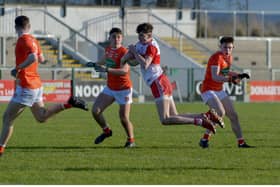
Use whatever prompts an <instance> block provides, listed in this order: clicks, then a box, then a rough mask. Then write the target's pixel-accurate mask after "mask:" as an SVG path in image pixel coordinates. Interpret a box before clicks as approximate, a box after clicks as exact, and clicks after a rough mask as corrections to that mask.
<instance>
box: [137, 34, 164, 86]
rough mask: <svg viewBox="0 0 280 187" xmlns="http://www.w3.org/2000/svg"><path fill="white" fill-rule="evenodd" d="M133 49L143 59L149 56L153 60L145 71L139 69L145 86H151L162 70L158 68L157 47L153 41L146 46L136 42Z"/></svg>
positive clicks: (158, 53) (158, 54)
mask: <svg viewBox="0 0 280 187" xmlns="http://www.w3.org/2000/svg"><path fill="white" fill-rule="evenodd" d="M135 48H136V51H137V52H138V53H139V54H140V55H141V56H143V57H144V58H146V57H148V56H149V57H152V59H153V60H152V62H151V64H150V65H149V67H148V68H147V69H145V68H143V67H141V73H142V76H143V78H144V80H145V82H146V84H148V85H151V84H152V83H153V81H154V80H156V79H157V78H158V77H159V76H160V75H161V74H162V73H163V70H162V68H161V66H160V49H159V45H158V43H157V42H156V41H155V40H154V39H152V41H151V42H149V43H147V44H142V43H140V42H137V43H136V45H135Z"/></svg>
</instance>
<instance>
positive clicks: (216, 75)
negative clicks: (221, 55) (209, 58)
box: [211, 65, 229, 82]
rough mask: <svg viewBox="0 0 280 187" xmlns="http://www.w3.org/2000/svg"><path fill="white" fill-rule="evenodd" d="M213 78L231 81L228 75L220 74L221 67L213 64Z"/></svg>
mask: <svg viewBox="0 0 280 187" xmlns="http://www.w3.org/2000/svg"><path fill="white" fill-rule="evenodd" d="M211 75H212V79H213V80H214V81H216V82H229V77H228V76H223V75H220V67H219V66H216V65H212V66H211Z"/></svg>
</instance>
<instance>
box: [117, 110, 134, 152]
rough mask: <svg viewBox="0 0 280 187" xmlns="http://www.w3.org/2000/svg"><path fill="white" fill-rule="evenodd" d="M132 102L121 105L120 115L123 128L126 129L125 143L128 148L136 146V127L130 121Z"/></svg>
mask: <svg viewBox="0 0 280 187" xmlns="http://www.w3.org/2000/svg"><path fill="white" fill-rule="evenodd" d="M130 108H131V105H130V104H123V105H120V109H119V116H120V120H121V124H122V126H123V128H124V129H125V132H126V135H127V140H126V143H125V147H126V148H130V147H134V146H135V139H134V128H133V125H132V123H131V121H130V118H129V116H130Z"/></svg>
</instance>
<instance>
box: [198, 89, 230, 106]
mask: <svg viewBox="0 0 280 187" xmlns="http://www.w3.org/2000/svg"><path fill="white" fill-rule="evenodd" d="M227 96H228V95H227V93H226V92H225V91H224V90H221V91H213V90H208V91H206V92H203V93H201V98H202V100H203V102H204V103H207V102H208V100H209V99H212V98H214V97H218V98H219V99H220V100H222V99H224V98H225V97H227Z"/></svg>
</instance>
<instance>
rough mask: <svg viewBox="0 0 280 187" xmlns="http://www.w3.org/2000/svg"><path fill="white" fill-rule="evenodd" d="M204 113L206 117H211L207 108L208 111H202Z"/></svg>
mask: <svg viewBox="0 0 280 187" xmlns="http://www.w3.org/2000/svg"><path fill="white" fill-rule="evenodd" d="M204 114H205V115H206V117H207V118H208V119H210V117H211V114H210V110H208V112H206V113H204Z"/></svg>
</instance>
